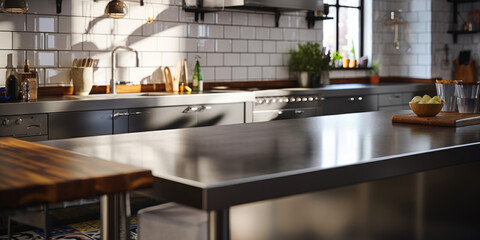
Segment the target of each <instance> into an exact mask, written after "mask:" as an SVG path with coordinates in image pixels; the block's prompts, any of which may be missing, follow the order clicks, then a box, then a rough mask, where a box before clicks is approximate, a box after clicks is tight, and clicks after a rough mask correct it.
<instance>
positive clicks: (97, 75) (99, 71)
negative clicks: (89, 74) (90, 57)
mask: <svg viewBox="0 0 480 240" xmlns="http://www.w3.org/2000/svg"><path fill="white" fill-rule="evenodd" d="M109 70H110V69H107V68H94V69H93V84H95V85H109V84H110V78H111V75H112V74H111V73H110V72H111V71H109Z"/></svg>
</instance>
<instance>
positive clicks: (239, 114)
mask: <svg viewBox="0 0 480 240" xmlns="http://www.w3.org/2000/svg"><path fill="white" fill-rule="evenodd" d="M198 107H199V108H198V110H197V112H198V126H213V125H228V124H237V123H245V107H244V104H243V103H232V104H216V105H200V106H198Z"/></svg>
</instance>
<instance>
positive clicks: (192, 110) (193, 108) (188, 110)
mask: <svg viewBox="0 0 480 240" xmlns="http://www.w3.org/2000/svg"><path fill="white" fill-rule="evenodd" d="M196 111H198V107H197V106H188V107H187V108H185V110H183V112H182V113H189V112H196Z"/></svg>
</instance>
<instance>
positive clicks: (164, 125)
mask: <svg viewBox="0 0 480 240" xmlns="http://www.w3.org/2000/svg"><path fill="white" fill-rule="evenodd" d="M196 111H197V109H196V108H194V107H189V106H179V107H157V108H135V109H129V117H128V130H129V132H142V131H154V130H163V129H174V128H186V127H195V126H196V124H197V112H196Z"/></svg>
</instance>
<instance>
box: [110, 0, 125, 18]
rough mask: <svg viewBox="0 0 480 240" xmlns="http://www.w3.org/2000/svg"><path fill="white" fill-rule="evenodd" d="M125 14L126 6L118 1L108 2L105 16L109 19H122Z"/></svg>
mask: <svg viewBox="0 0 480 240" xmlns="http://www.w3.org/2000/svg"><path fill="white" fill-rule="evenodd" d="M127 12H128V9H127V4H125V3H124V2H123V1H120V0H112V1H110V2H109V3H108V4H107V7H106V8H105V14H106V15H108V16H109V17H111V18H123V17H125V15H127Z"/></svg>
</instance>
